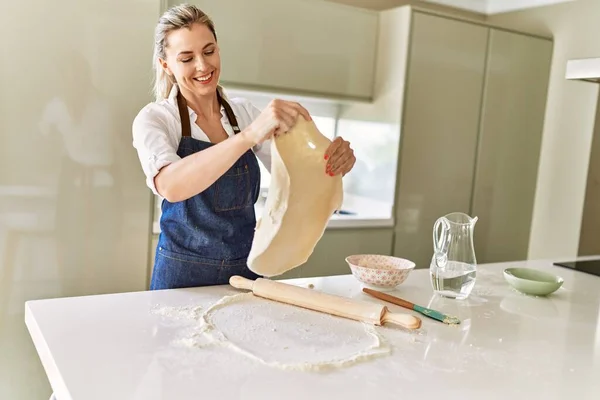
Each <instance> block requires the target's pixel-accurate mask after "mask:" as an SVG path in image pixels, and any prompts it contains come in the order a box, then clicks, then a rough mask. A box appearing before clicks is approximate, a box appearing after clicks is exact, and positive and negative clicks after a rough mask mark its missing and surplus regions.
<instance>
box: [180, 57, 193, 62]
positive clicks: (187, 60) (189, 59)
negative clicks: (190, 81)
mask: <svg viewBox="0 0 600 400" xmlns="http://www.w3.org/2000/svg"><path fill="white" fill-rule="evenodd" d="M190 61H192V59H191V58H186V59H184V60H181V62H184V63H186V62H190Z"/></svg>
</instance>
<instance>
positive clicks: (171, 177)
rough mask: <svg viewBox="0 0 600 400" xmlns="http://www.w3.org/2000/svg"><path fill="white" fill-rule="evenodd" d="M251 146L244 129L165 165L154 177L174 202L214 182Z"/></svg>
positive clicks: (159, 187) (157, 186)
mask: <svg viewBox="0 0 600 400" xmlns="http://www.w3.org/2000/svg"><path fill="white" fill-rule="evenodd" d="M252 146H253V142H252V140H250V139H249V134H248V132H247V131H246V130H244V131H242V132H240V133H238V134H237V135H234V136H231V137H229V138H228V139H226V140H224V141H223V142H221V143H218V144H216V145H214V146H211V147H209V148H207V149H205V150H202V151H199V152H197V153H194V154H192V155H189V156H187V157H184V158H182V159H180V160H178V161H176V162H174V163H171V164H169V165H167V166H165V167H164V168H162V169H161V170H160V172H159V173H158V174H157V175H156V176H155V177H154V184H155V186H156V189H157V191H158V193H159V194H160V195H161V196H162V197H164V198H165V199H167V201H169V202H171V203H174V202H178V201H183V200H187V199H189V198H190V197H193V196H195V195H197V194H198V193H201V192H203V191H204V190H206V189H207V188H208V187H209V186H210V185H212V184H213V183H215V182H216V181H217V179H219V178H220V177H221V176H222V175H223V174H224V173H225V172H226V171H227V170H228V169H229V168H231V167H232V166H233V164H235V162H236V161H237V160H238V159H239V158H240V157H241V156H242V155H243V154H244V153H245V152H246V151H248V150H249V149H250V148H252Z"/></svg>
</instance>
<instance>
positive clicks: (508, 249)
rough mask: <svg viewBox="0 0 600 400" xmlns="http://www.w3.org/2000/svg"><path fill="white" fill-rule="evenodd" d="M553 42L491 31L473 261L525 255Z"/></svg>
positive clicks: (473, 210)
mask: <svg viewBox="0 0 600 400" xmlns="http://www.w3.org/2000/svg"><path fill="white" fill-rule="evenodd" d="M551 57H552V42H551V41H550V40H547V39H540V38H536V37H530V36H526V35H522V34H517V33H512V32H505V31H499V30H494V29H492V30H491V33H490V46H489V53H488V63H487V73H486V83H485V90H484V103H483V104H484V109H483V113H482V125H481V134H480V135H481V136H480V143H479V154H478V159H477V170H476V177H475V186H474V193H473V209H472V214H473V215H477V216H478V217H479V221H478V222H477V225H476V227H475V251H476V254H477V260H478V261H479V262H501V261H510V260H523V259H526V258H527V253H528V247H529V233H530V228H531V218H532V214H533V205H534V196H535V189H536V183H537V173H538V163H539V158H540V148H541V140H542V130H543V125H544V117H545V109H546V93H547V88H548V80H549V74H550V63H551Z"/></svg>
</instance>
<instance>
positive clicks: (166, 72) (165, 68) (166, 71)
mask: <svg viewBox="0 0 600 400" xmlns="http://www.w3.org/2000/svg"><path fill="white" fill-rule="evenodd" d="M158 63H159V64H160V66H161V67H162V68H163V70H164V71H165V74H167V75H169V76H170V77H171V78H172V77H173V72H171V70H170V69H169V65H168V64H167V61H165V60H163V59H162V58H159V59H158Z"/></svg>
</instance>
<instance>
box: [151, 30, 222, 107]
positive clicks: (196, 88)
mask: <svg viewBox="0 0 600 400" xmlns="http://www.w3.org/2000/svg"><path fill="white" fill-rule="evenodd" d="M165 53H166V59H159V61H160V63H161V65H162V67H163V68H164V69H165V71H166V72H167V74H169V75H170V76H171V77H174V78H175V80H176V81H177V84H178V85H179V87H180V88H181V89H182V90H183V91H186V90H187V91H190V92H192V93H193V94H195V95H197V96H204V95H209V94H214V93H215V92H216V90H217V85H218V83H219V75H220V72H221V57H220V56H219V47H218V46H217V41H216V39H215V37H214V35H213V33H212V32H211V31H210V29H209V28H208V27H207V26H206V25H204V24H200V23H195V24H192V26H191V27H190V28H182V29H177V30H174V31H172V32H169V34H168V36H167V38H166V48H165Z"/></svg>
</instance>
